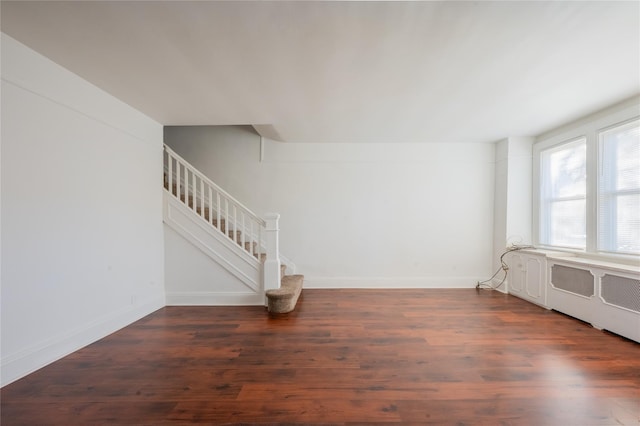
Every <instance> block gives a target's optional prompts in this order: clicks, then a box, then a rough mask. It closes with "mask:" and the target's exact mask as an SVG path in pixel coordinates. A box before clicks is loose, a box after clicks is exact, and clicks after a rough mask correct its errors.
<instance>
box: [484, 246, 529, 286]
mask: <svg viewBox="0 0 640 426" xmlns="http://www.w3.org/2000/svg"><path fill="white" fill-rule="evenodd" d="M530 248H534V247H533V246H520V245H512V246H511V247H508V248H507V249H506V250H505V251H504V253H502V254H501V255H500V267H499V268H498V270H496V273H495V274H493V275H492V276H491V278H489V279H486V280H484V281H478V282H477V283H476V289H477V290H480V289H487V290H497V289H499V288H500V287H501V286H502V284H504V282H505V281H506V280H507V275H508V273H509V265H507V263H506V262H505V261H504V257H505V256H506V255H507V254H509V253H511V252H514V251H518V250H524V249H530ZM501 271H502V272H504V275H503V276H502V280H500V283H499V284H498V285H496V286H493V285H492V284H491V283H492V282H493V279H494V278H495V277H497V276H498V274H499V273H500V272H501Z"/></svg>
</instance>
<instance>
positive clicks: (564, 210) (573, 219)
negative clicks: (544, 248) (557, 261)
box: [549, 199, 587, 248]
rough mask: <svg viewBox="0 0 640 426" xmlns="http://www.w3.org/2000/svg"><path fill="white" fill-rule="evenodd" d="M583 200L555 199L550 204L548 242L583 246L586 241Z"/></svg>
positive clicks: (565, 245) (556, 244)
mask: <svg viewBox="0 0 640 426" xmlns="http://www.w3.org/2000/svg"><path fill="white" fill-rule="evenodd" d="M585 204H586V203H585V200H584V199H582V200H571V201H556V202H553V203H552V204H551V208H550V222H549V231H550V232H549V238H550V241H549V244H550V245H552V246H560V247H575V248H584V246H585V243H586V229H587V220H586V214H585V213H586V209H585Z"/></svg>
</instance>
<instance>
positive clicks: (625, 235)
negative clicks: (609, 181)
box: [612, 194, 640, 253]
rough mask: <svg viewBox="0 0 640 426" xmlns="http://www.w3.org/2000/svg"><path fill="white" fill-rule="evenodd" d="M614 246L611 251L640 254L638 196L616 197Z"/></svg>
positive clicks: (639, 203) (639, 197) (639, 205)
mask: <svg viewBox="0 0 640 426" xmlns="http://www.w3.org/2000/svg"><path fill="white" fill-rule="evenodd" d="M617 198H618V199H617V202H616V210H617V215H616V216H617V217H616V219H617V226H616V238H615V241H616V246H615V247H613V248H612V249H613V251H619V252H624V253H640V195H638V194H635V195H621V196H619V197H617Z"/></svg>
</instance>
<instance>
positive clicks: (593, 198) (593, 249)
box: [531, 98, 640, 263]
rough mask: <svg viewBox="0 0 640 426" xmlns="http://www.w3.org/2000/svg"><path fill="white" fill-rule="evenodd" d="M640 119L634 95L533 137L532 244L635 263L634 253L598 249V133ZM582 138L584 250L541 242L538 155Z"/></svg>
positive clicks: (639, 106)
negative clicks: (584, 162)
mask: <svg viewBox="0 0 640 426" xmlns="http://www.w3.org/2000/svg"><path fill="white" fill-rule="evenodd" d="M639 118H640V104H639V101H638V99H637V98H634V99H633V101H631V102H629V101H628V102H624V103H621V104H619V105H616V106H614V107H611V108H609V109H607V110H605V111H602V112H600V113H597V114H594V115H592V116H588V117H586V118H584V119H581V120H579V121H577V122H574V123H570V124H568V125H566V126H562V127H561V128H559V129H556V130H553V131H551V132H548V133H546V134H543V135H541V136H539V137H537V138H536V141H535V143H534V145H533V191H532V193H533V200H532V209H533V211H532V212H531V213H532V219H533V220H532V230H531V231H532V233H531V235H532V242H533V244H534V245H535V246H536V247H540V248H544V249H550V250H555V251H565V252H572V253H576V254H581V255H584V256H587V257H591V258H595V259H602V260H612V261H617V260H622V261H625V260H628V261H632V262H634V263H635V262H637V261H638V259H639V256H638V255H634V254H620V253H610V252H602V251H598V241H597V240H598V223H597V222H598V205H597V200H598V180H597V176H598V153H599V140H600V139H599V138H600V133H602V132H604V131H607V130H610V129H611V128H614V127H617V126H620V125H623V124H625V123H627V122H632V121H635V120H638V119H639ZM580 138H586V143H587V190H586V224H587V237H586V246H585V249H584V250H580V249H571V248H565V247H557V246H549V245H545V244H543V243H542V242H541V239H540V235H541V224H542V221H541V207H542V206H541V202H540V200H541V198H540V196H541V165H542V164H541V155H542V152H543V151H546V150H549V149H552V148H554V147H560V146H562V145H563V144H565V143H570V142H575V141H576V140H578V139H580Z"/></svg>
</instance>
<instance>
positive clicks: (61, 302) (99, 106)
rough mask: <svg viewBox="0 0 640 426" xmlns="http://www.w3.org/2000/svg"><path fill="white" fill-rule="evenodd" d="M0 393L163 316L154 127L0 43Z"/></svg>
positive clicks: (158, 142) (12, 44)
mask: <svg viewBox="0 0 640 426" xmlns="http://www.w3.org/2000/svg"><path fill="white" fill-rule="evenodd" d="M1 161H2V169H1V175H2V177H1V183H2V206H1V207H2V212H1V220H2V222H1V230H2V232H1V237H2V242H1V243H2V259H1V260H2V262H1V265H2V267H1V273H2V289H1V290H2V301H1V307H2V314H1V320H2V326H1V327H2V328H1V329H2V336H1V337H2V348H1V357H2V358H1V360H2V361H1V365H2V384H3V385H4V384H7V383H10V382H11V381H13V380H15V379H17V378H19V377H21V376H23V375H26V374H27V373H29V372H31V371H34V370H36V369H38V368H40V367H41V366H43V365H46V364H48V363H50V362H52V361H54V360H56V359H57V358H59V357H62V356H64V355H66V354H68V353H70V352H72V351H74V350H77V349H78V348H80V347H82V346H84V345H86V344H88V343H91V342H93V341H95V340H97V339H99V338H101V337H103V336H105V335H107V334H109V333H111V332H113V331H115V330H117V329H119V328H121V327H123V326H125V325H127V324H129V323H131V322H132V321H134V320H136V319H138V318H141V317H142V316H144V315H146V314H148V313H150V312H152V311H154V310H156V309H158V308H160V307H162V306H163V305H164V288H163V287H164V276H163V274H164V272H163V227H162V187H161V184H160V182H161V179H162V126H161V125H160V124H158V123H156V122H154V121H152V120H150V119H149V118H148V117H146V116H144V115H142V114H141V113H139V112H138V111H136V110H134V109H132V108H130V107H129V106H127V105H125V104H123V103H122V102H120V101H118V100H117V99H115V98H113V97H112V96H110V95H108V94H106V93H104V92H103V91H101V90H99V89H98V88H96V87H95V86H92V85H91V84H89V83H87V82H86V81H84V80H82V79H81V78H79V77H78V76H76V75H74V74H72V73H70V72H69V71H67V70H65V69H63V68H61V67H59V66H58V65H56V64H54V63H53V62H51V61H49V60H48V59H46V58H44V57H42V56H41V55H39V54H37V53H36V52H34V51H32V50H30V49H28V48H27V47H25V46H24V45H22V44H20V43H18V42H17V41H15V40H13V39H12V38H10V37H8V36H6V35H5V34H2V158H1Z"/></svg>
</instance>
